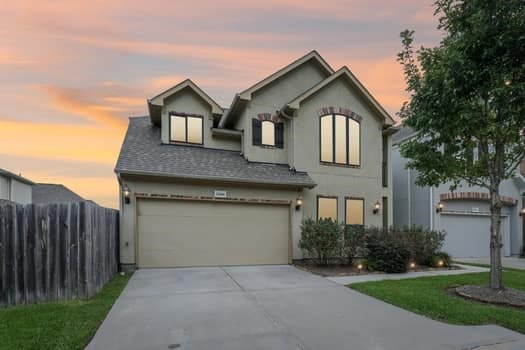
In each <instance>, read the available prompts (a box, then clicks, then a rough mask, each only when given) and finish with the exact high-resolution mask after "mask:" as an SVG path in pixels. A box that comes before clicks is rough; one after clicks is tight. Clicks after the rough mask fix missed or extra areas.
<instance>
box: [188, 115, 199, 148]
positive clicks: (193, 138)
mask: <svg viewBox="0 0 525 350" xmlns="http://www.w3.org/2000/svg"><path fill="white" fill-rule="evenodd" d="M187 118H188V141H187V142H189V143H202V118H198V117H187Z"/></svg>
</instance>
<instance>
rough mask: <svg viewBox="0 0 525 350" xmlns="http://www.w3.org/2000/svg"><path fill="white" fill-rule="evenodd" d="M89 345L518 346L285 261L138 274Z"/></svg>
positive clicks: (516, 339) (220, 348)
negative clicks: (404, 306)
mask: <svg viewBox="0 0 525 350" xmlns="http://www.w3.org/2000/svg"><path fill="white" fill-rule="evenodd" d="M88 349H89V350H97V349H103V350H106V349H117V350H118V349H126V350H134V349H152V350H156V349H159V350H160V349H162V350H168V349H177V350H188V349H191V350H196V349H213V350H245V349H250V350H252V349H253V350H259V349H272V350H274V349H276V350H279V349H285V350H317V349H330V350H337V349H355V350H369V349H370V350H452V349H456V350H460V349H463V350H466V349H471V350H472V349H476V350H488V349H493V350H495V349H498V350H503V349H505V350H519V349H521V350H523V349H525V335H522V334H519V333H516V332H512V331H510V330H507V329H505V328H502V327H498V326H493V325H487V326H476V327H467V326H453V325H447V324H444V323H441V322H436V321H433V320H430V319H428V318H425V317H422V316H418V315H416V314H414V313H411V312H408V311H405V310H403V309H400V308H397V307H395V306H392V305H390V304H387V303H384V302H381V301H379V300H377V299H374V298H371V297H369V296H366V295H364V294H360V293H358V292H356V291H353V290H351V289H349V288H347V287H344V286H341V285H338V284H336V283H334V282H332V281H329V280H327V279H325V278H322V277H319V276H315V275H312V274H310V273H308V272H305V271H302V270H299V269H296V268H294V267H293V266H257V267H255V266H248V267H225V268H220V267H214V268H186V269H158V270H139V271H137V272H136V273H135V274H134V275H133V277H132V278H131V280H130V282H129V283H128V285H127V286H126V288H125V290H124V292H123V293H122V295H121V296H120V297H119V299H118V300H117V301H116V303H115V305H114V306H113V308H112V309H111V311H110V312H109V314H108V316H107V318H106V320H105V321H104V322H103V324H102V326H101V327H100V328H99V330H98V331H97V333H96V335H95V337H94V338H93V340H92V342H91V343H90V344H89V346H88Z"/></svg>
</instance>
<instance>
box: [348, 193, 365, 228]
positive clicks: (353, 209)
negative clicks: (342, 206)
mask: <svg viewBox="0 0 525 350" xmlns="http://www.w3.org/2000/svg"><path fill="white" fill-rule="evenodd" d="M363 216H364V200H363V199H351V198H349V199H346V213H345V223H346V224H347V225H364V222H363Z"/></svg>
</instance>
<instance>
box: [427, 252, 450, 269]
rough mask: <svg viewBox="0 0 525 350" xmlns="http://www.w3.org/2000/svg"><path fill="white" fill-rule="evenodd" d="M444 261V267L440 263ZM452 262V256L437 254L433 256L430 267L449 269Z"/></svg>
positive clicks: (443, 253) (442, 253)
mask: <svg viewBox="0 0 525 350" xmlns="http://www.w3.org/2000/svg"><path fill="white" fill-rule="evenodd" d="M440 261H442V262H443V265H441V266H440V265H439V262H440ZM451 262H452V259H451V258H450V255H448V253H445V252H437V253H435V254H433V255H432V258H431V259H430V261H429V263H428V265H430V266H434V267H449V266H450V263H451Z"/></svg>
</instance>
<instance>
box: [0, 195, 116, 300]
mask: <svg viewBox="0 0 525 350" xmlns="http://www.w3.org/2000/svg"><path fill="white" fill-rule="evenodd" d="M118 239H119V215H118V211H117V210H114V209H108V208H103V207H100V206H98V205H96V204H93V203H91V202H70V203H51V204H28V205H17V204H14V203H5V202H2V203H0V307H6V306H10V305H17V304H31V303H39V302H43V301H51V300H65V299H77V298H88V297H91V296H93V295H94V294H96V293H97V292H98V291H99V290H100V289H101V288H102V287H103V286H104V284H105V283H106V282H107V281H108V280H109V279H110V278H111V277H112V276H113V274H115V273H116V272H117V269H118Z"/></svg>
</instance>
